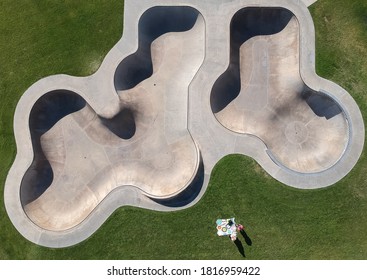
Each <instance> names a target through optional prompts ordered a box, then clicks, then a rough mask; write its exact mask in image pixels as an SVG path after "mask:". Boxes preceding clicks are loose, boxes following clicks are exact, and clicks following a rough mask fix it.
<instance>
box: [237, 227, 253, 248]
mask: <svg viewBox="0 0 367 280" xmlns="http://www.w3.org/2000/svg"><path fill="white" fill-rule="evenodd" d="M240 233H241V235H242V237H243V238H244V239H245V242H246V244H247V245H248V246H251V245H252V240H251V238H250V237H249V236H248V235H247V233H246V231H245V230H241V231H240Z"/></svg>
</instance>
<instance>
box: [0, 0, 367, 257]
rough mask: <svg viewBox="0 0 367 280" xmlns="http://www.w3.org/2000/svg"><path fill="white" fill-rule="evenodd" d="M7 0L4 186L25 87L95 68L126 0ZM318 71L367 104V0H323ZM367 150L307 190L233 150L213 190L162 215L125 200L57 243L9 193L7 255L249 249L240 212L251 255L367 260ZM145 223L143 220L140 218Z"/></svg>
mask: <svg viewBox="0 0 367 280" xmlns="http://www.w3.org/2000/svg"><path fill="white" fill-rule="evenodd" d="M39 2H42V3H38V2H37V3H35V2H34V1H22V4H18V3H17V4H15V2H13V1H10V0H9V1H1V2H0V36H1V37H0V98H1V99H0V106H1V107H0V131H1V135H0V189H1V191H2V190H3V185H4V182H5V177H6V174H7V171H8V169H9V167H10V165H11V163H12V161H13V159H14V155H15V144H14V139H13V134H12V133H13V132H12V117H13V113H14V110H15V106H16V103H17V101H18V99H19V97H20V96H21V94H22V93H23V92H24V91H25V90H26V88H27V87H29V86H30V85H31V84H32V83H33V82H35V81H36V80H38V79H39V78H41V77H43V76H47V75H51V74H56V73H67V74H71V75H78V76H82V75H87V74H90V73H92V72H93V71H95V70H96V68H97V67H98V64H99V63H100V61H101V60H102V58H103V56H104V55H105V54H106V53H107V51H108V50H109V49H110V48H111V47H112V45H113V44H114V43H115V42H117V40H118V39H119V37H120V34H121V31H122V28H121V27H122V9H123V7H122V3H121V2H122V1H117V0H116V1H102V0H100V1H63V3H57V2H54V1H39ZM311 12H312V15H313V17H314V20H315V25H316V36H317V37H316V39H317V40H316V42H317V57H316V58H317V59H316V62H317V72H318V73H319V74H320V75H321V76H323V77H326V78H328V79H331V80H333V81H335V82H337V83H338V84H340V85H341V86H343V87H344V88H346V89H347V90H348V91H349V92H350V93H351V94H352V96H353V97H354V98H355V99H356V101H357V102H358V104H359V106H360V108H361V110H362V114H363V116H364V118H365V122H366V123H367V120H366V115H367V114H366V113H367V108H366V104H367V102H366V101H367V100H366V98H367V3H366V2H365V1H364V0H351V1H344V0H319V1H318V2H317V3H316V4H314V5H313V6H312V7H311ZM365 174H367V159H366V155H365V153H363V154H362V156H361V158H360V160H359V162H358V164H357V165H356V167H355V168H354V169H353V170H352V172H351V173H350V174H348V176H347V177H346V178H344V179H343V180H341V181H340V182H339V183H337V184H335V185H334V186H331V187H328V188H325V189H320V190H310V191H305V190H296V189H293V188H290V187H287V186H284V185H283V184H281V183H279V182H277V181H275V180H274V179H272V178H271V177H270V176H268V175H267V174H266V173H265V172H264V171H263V170H262V169H261V167H259V166H258V165H257V164H256V163H255V162H254V161H253V160H252V159H249V158H247V157H244V156H241V155H230V156H227V157H225V158H223V159H222V160H221V161H220V162H219V163H218V164H217V166H216V167H215V169H214V170H213V173H212V177H211V180H210V184H209V187H208V190H207V192H206V193H205V196H204V197H203V199H202V200H201V201H200V202H199V203H198V204H196V205H195V206H194V207H192V208H189V209H187V210H183V211H178V212H173V213H161V212H153V211H147V210H143V209H137V208H133V207H124V208H120V209H119V210H117V211H116V212H115V213H114V214H113V215H112V216H111V217H110V218H109V219H108V221H107V222H106V223H105V224H104V225H103V226H102V227H101V228H100V229H99V230H98V231H97V232H96V233H95V234H94V235H93V236H92V237H90V238H89V239H88V240H86V241H84V242H82V243H80V244H78V245H76V246H72V247H70V248H65V249H48V248H43V247H40V246H37V245H34V244H32V243H30V242H28V241H27V240H25V239H24V238H23V237H21V236H20V235H19V234H18V233H17V231H16V230H15V229H14V227H13V226H12V224H11V223H10V221H9V219H8V217H7V215H6V212H5V209H4V204H3V198H2V197H1V198H0V200H1V208H0V244H1V245H0V259H240V258H241V255H240V254H239V253H238V251H237V249H236V247H235V246H234V245H233V244H232V243H231V242H230V241H229V240H228V239H227V238H219V237H217V236H216V232H215V229H214V223H215V220H216V219H217V218H220V217H229V216H235V217H236V218H237V220H238V221H239V222H242V223H243V224H244V225H245V226H246V231H247V234H248V235H249V237H250V239H251V241H252V245H251V246H248V245H246V243H245V242H244V240H243V239H241V240H242V243H243V244H244V247H245V254H246V259H366V258H367V238H366V237H365V236H366V235H365V232H367V215H365V213H367V180H366V175H365ZM137 221H138V222H137Z"/></svg>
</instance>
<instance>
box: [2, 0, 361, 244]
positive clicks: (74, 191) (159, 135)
mask: <svg viewBox="0 0 367 280" xmlns="http://www.w3.org/2000/svg"><path fill="white" fill-rule="evenodd" d="M313 2H314V1H307V0H304V1H301V0H235V1H219V0H216V1H199V0H186V1H178V0H140V1H133V0H129V1H125V16H124V33H123V34H124V35H123V37H122V38H121V40H120V41H119V42H118V43H117V44H116V45H115V46H114V47H113V48H112V49H111V51H110V52H109V54H108V55H107V56H106V58H105V60H104V61H103V63H102V65H101V67H100V68H99V70H98V71H97V72H96V73H95V74H93V75H91V76H89V77H83V78H79V77H71V76H67V75H56V76H51V77H46V78H44V79H42V80H40V81H38V82H37V83H35V84H34V85H32V86H31V87H30V88H29V89H28V90H27V91H26V92H25V93H24V95H23V96H22V98H21V100H20V101H19V103H18V106H17V109H16V112H15V116H14V131H15V138H16V142H17V149H18V151H17V156H16V159H15V161H14V164H13V166H12V168H11V169H10V171H9V174H8V177H7V180H6V184H5V194H4V195H5V206H6V210H7V212H8V214H9V217H10V219H11V221H12V222H13V224H14V225H15V227H16V228H17V230H18V231H19V232H20V233H21V234H22V235H23V236H24V237H25V238H27V239H28V240H30V241H32V242H34V243H37V244H40V245H43V246H48V247H65V246H70V245H73V244H76V243H78V242H81V241H83V240H84V239H86V238H88V237H89V236H90V235H91V234H93V232H95V231H96V230H97V229H98V228H99V227H100V226H101V225H102V224H103V222H104V221H105V220H106V219H107V218H108V217H109V216H110V215H111V214H112V213H113V211H115V210H116V209H117V208H119V207H121V206H124V205H132V206H136V207H142V208H146V209H152V210H158V211H174V210H178V209H183V208H187V207H190V206H192V205H194V204H195V203H196V202H197V201H199V200H200V198H201V197H202V195H203V194H204V193H205V190H206V187H207V185H208V182H209V178H210V174H211V171H212V169H213V167H214V165H215V164H216V163H217V162H218V160H220V159H221V158H222V157H223V156H225V155H227V154H231V153H241V154H244V155H247V156H250V157H252V158H254V159H255V160H256V161H257V162H258V163H259V164H260V165H261V166H262V167H263V168H264V170H265V171H266V172H268V173H269V174H270V175H271V176H273V177H274V178H275V179H277V180H279V181H280V182H283V183H284V184H287V185H289V186H293V187H296V188H304V189H313V188H321V187H326V186H329V185H331V184H333V183H335V182H337V181H339V180H340V179H342V178H343V177H344V176H345V175H346V174H348V172H349V171H350V170H351V169H352V168H353V166H354V165H355V164H356V162H357V160H358V158H359V156H360V154H361V152H362V149H363V143H364V124H363V120H362V117H361V114H360V111H359V108H358V106H357V105H356V103H355V102H354V100H353V99H352V97H351V96H350V95H349V94H348V93H347V92H346V91H345V90H344V89H342V88H341V87H339V86H338V85H336V84H334V83H333V82H330V81H327V80H325V79H322V78H320V77H318V76H317V75H316V74H315V49H314V47H315V42H314V37H315V35H314V27H313V22H312V18H311V16H310V14H309V12H308V9H307V6H308V5H310V4H312V3H313ZM218 23H220V24H218Z"/></svg>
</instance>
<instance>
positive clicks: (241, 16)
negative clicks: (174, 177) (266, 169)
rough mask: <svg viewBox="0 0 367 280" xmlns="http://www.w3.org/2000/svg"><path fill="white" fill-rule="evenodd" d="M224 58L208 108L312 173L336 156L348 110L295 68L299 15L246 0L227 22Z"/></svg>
mask: <svg viewBox="0 0 367 280" xmlns="http://www.w3.org/2000/svg"><path fill="white" fill-rule="evenodd" d="M230 42H231V49H230V61H229V66H228V68H227V70H226V71H225V72H224V73H223V74H222V75H221V76H220V77H219V78H218V79H217V81H216V82H215V84H214V86H213V88H212V92H211V98H210V102H211V108H212V111H213V113H214V115H215V117H216V119H217V120H218V121H219V122H220V123H221V124H222V125H223V126H224V127H226V128H227V129H229V130H231V131H234V132H236V133H240V134H251V135H255V136H257V137H258V138H260V139H261V140H262V141H263V142H264V143H265V145H266V146H267V148H268V154H269V156H270V157H271V158H272V160H273V161H275V162H276V163H277V164H278V165H280V166H282V167H285V168H286V169H290V170H292V171H296V172H300V173H317V172H321V171H324V170H326V169H328V168H330V167H332V166H333V165H334V164H335V163H337V162H338V160H339V159H340V158H341V157H342V155H343V153H344V151H345V149H346V147H347V144H348V140H349V126H348V121H347V118H346V115H345V114H344V111H343V110H342V107H341V105H340V104H338V103H337V102H336V101H335V100H334V99H332V98H331V97H330V96H328V95H326V94H324V93H322V92H315V91H313V90H311V89H310V88H308V87H307V85H305V83H304V82H303V80H302V78H301V75H300V70H299V69H300V57H299V56H300V35H299V23H298V20H297V18H296V17H295V16H294V15H293V14H292V13H291V12H290V11H289V10H287V9H284V8H244V9H242V10H240V11H238V12H237V13H236V14H235V16H234V17H233V19H232V22H231V40H230Z"/></svg>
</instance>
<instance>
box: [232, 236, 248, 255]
mask: <svg viewBox="0 0 367 280" xmlns="http://www.w3.org/2000/svg"><path fill="white" fill-rule="evenodd" d="M234 244H236V247H237V249H238V252H240V254H241V255H242V256H243V257H244V258H245V257H246V255H245V249H244V248H243V245H242V242H241V240H239V239H238V238H236V240H235V241H234Z"/></svg>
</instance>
